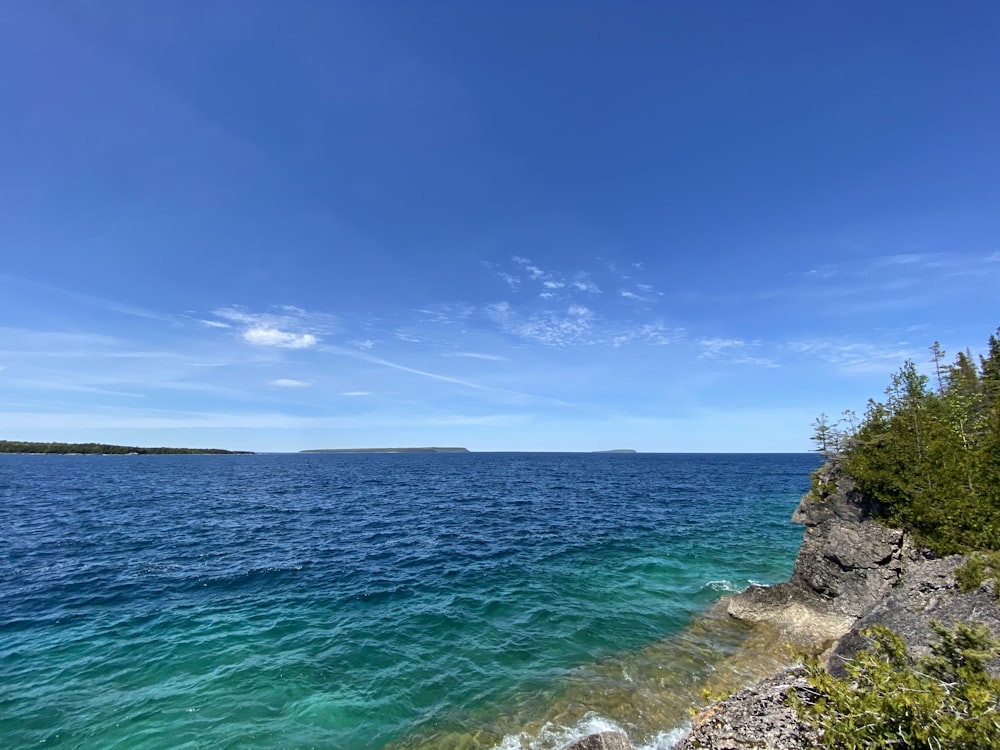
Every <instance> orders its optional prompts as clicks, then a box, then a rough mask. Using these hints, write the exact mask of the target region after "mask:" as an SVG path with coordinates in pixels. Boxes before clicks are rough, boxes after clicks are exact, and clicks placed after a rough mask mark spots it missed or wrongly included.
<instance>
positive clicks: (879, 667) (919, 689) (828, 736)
mask: <svg viewBox="0 0 1000 750" xmlns="http://www.w3.org/2000/svg"><path fill="white" fill-rule="evenodd" d="M932 626H933V627H934V630H935V633H936V634H937V637H938V641H937V643H935V644H934V646H933V647H932V653H931V655H930V656H928V657H925V658H923V659H919V660H917V661H916V662H915V663H914V662H911V660H910V658H909V656H908V654H907V652H906V645H905V644H904V643H903V640H902V639H901V638H900V637H899V636H898V635H896V634H895V633H893V632H892V631H891V630H889V629H888V628H884V627H881V626H875V627H873V628H871V629H869V630H867V631H865V633H864V635H865V636H866V637H867V638H870V639H871V641H872V643H871V647H870V648H869V649H867V650H866V651H863V652H861V653H860V654H858V655H857V657H856V658H854V659H853V660H851V661H850V662H849V663H848V664H847V665H846V667H845V669H846V672H847V677H844V678H838V677H834V676H833V675H831V674H830V673H829V672H827V671H826V670H825V669H824V668H823V667H822V666H821V665H820V664H819V663H818V661H815V660H813V661H811V662H810V663H809V664H808V666H807V673H808V679H809V683H810V685H811V687H812V691H813V695H812V697H811V699H809V700H802V699H800V698H798V697H797V696H796V695H795V693H794V692H793V693H791V694H790V697H789V699H790V700H791V701H792V702H793V703H794V704H795V706H796V708H797V710H798V713H799V715H800V717H801V718H802V719H803V720H805V721H808V722H810V723H812V724H813V725H814V726H815V727H816V728H817V729H819V730H820V732H821V735H822V742H823V745H824V746H825V747H827V748H837V749H838V750H840V749H843V750H898V749H902V748H908V749H909V748H913V749H914V750H923V749H925V748H926V749H927V750H946V749H947V750H950V749H954V750H983V748H998V747H1000V680H998V679H996V678H993V677H990V676H989V674H988V673H987V671H986V664H987V662H989V660H990V659H991V658H992V657H993V656H994V655H995V654H996V653H997V652H998V650H1000V642H998V641H997V640H995V639H994V638H993V636H992V634H991V633H990V631H989V630H988V629H987V628H985V627H984V626H981V625H976V626H966V625H964V624H959V625H958V627H957V628H956V629H955V630H954V631H948V630H946V629H945V628H943V627H941V626H940V625H937V624H932Z"/></svg>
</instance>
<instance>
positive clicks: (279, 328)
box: [214, 305, 338, 349]
mask: <svg viewBox="0 0 1000 750" xmlns="http://www.w3.org/2000/svg"><path fill="white" fill-rule="evenodd" d="M215 315H216V316H217V317H219V318H222V319H223V320H224V321H228V323H223V322H221V321H215V322H216V323H217V325H216V326H214V327H226V326H228V325H229V324H232V323H235V324H238V326H239V327H240V328H241V329H242V330H241V331H240V336H241V338H242V339H243V340H244V341H245V342H247V343H248V344H253V345H254V346H263V347H277V348H280V349H309V348H312V347H314V346H316V344H318V343H319V342H320V340H321V339H320V335H321V334H324V333H330V332H332V331H334V330H336V329H337V328H338V326H337V323H336V319H335V318H334V317H333V316H332V315H328V314H326V313H310V312H308V311H306V310H303V309H302V308H299V307H294V306H291V305H284V306H281V307H277V308H274V309H273V311H272V312H265V313H255V312H249V311H247V310H245V309H243V308H241V307H223V308H220V309H218V310H216V311H215Z"/></svg>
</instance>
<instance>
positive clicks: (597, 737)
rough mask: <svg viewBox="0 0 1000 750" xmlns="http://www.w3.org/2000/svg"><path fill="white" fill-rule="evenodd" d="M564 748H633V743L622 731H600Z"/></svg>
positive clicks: (618, 749)
mask: <svg viewBox="0 0 1000 750" xmlns="http://www.w3.org/2000/svg"><path fill="white" fill-rule="evenodd" d="M563 750H633V748H632V743H630V742H629V741H628V737H626V736H625V735H624V734H622V733H621V732H600V733H599V734H591V735H589V736H587V737H584V738H583V739H582V740H577V741H576V742H574V743H573V744H571V745H567V746H566V747H565V748H564V749H563Z"/></svg>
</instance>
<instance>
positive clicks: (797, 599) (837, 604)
mask: <svg viewBox="0 0 1000 750" xmlns="http://www.w3.org/2000/svg"><path fill="white" fill-rule="evenodd" d="M817 486H818V488H819V493H818V495H815V494H809V495H806V497H804V498H803V499H802V502H801V503H799V507H798V508H797V509H796V510H795V513H794V514H793V515H792V520H793V521H794V522H796V523H801V524H804V525H805V527H806V533H805V536H804V538H803V541H802V546H801V547H800V549H799V554H798V557H797V558H796V560H795V568H794V570H793V572H792V576H791V578H790V579H789V581H788V582H787V583H783V584H779V585H777V586H770V587H763V586H751V587H750V588H749V589H747V590H746V591H744V592H743V593H741V594H737V595H735V596H734V597H733V598H732V600H731V602H730V604H729V614H731V615H732V616H733V617H736V618H738V619H741V620H745V621H747V622H771V623H773V624H775V625H778V626H779V627H781V628H783V629H784V630H785V631H786V633H787V637H788V640H789V642H791V643H792V644H794V645H796V646H797V647H799V648H802V649H805V650H811V651H821V650H822V649H823V648H825V647H826V646H827V645H829V644H830V643H832V642H833V641H834V640H836V639H837V638H840V637H841V636H842V635H844V634H845V633H847V632H848V630H850V628H851V626H852V625H853V623H854V621H855V620H856V619H857V618H858V617H859V616H861V614H862V613H864V612H866V611H867V610H868V609H869V608H870V607H871V606H872V605H874V603H875V602H876V601H878V600H879V599H881V598H882V597H883V596H885V595H886V594H887V593H888V592H889V590H890V589H891V588H892V586H893V585H895V584H896V583H897V582H898V581H899V579H900V577H901V575H902V572H903V569H904V567H905V559H904V555H903V541H904V538H903V532H902V531H901V530H899V529H890V528H887V527H885V526H883V525H881V524H879V523H877V522H876V521H874V520H873V519H872V518H871V515H872V512H873V510H874V509H873V507H872V506H871V504H870V503H869V502H868V501H867V500H866V499H865V498H864V497H863V496H862V495H861V493H859V492H857V490H856V489H855V487H854V483H853V481H852V480H851V479H850V478H849V477H847V476H845V475H843V474H842V473H841V472H840V470H839V467H838V466H837V465H836V464H835V463H830V464H827V465H826V466H824V467H823V468H822V469H821V470H820V472H819V474H818V482H817Z"/></svg>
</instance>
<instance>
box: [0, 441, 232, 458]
mask: <svg viewBox="0 0 1000 750" xmlns="http://www.w3.org/2000/svg"><path fill="white" fill-rule="evenodd" d="M249 452H250V451H227V450H223V449H222V448H138V447H135V446H131V445H108V444H106V443H41V442H31V441H25V440H0V453H61V454H66V453H85V454H90V455H93V454H102V455H103V454H114V455H127V454H131V453H136V454H139V455H158V454H179V453H210V454H213V455H218V454H226V455H229V454H236V453H249Z"/></svg>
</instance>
